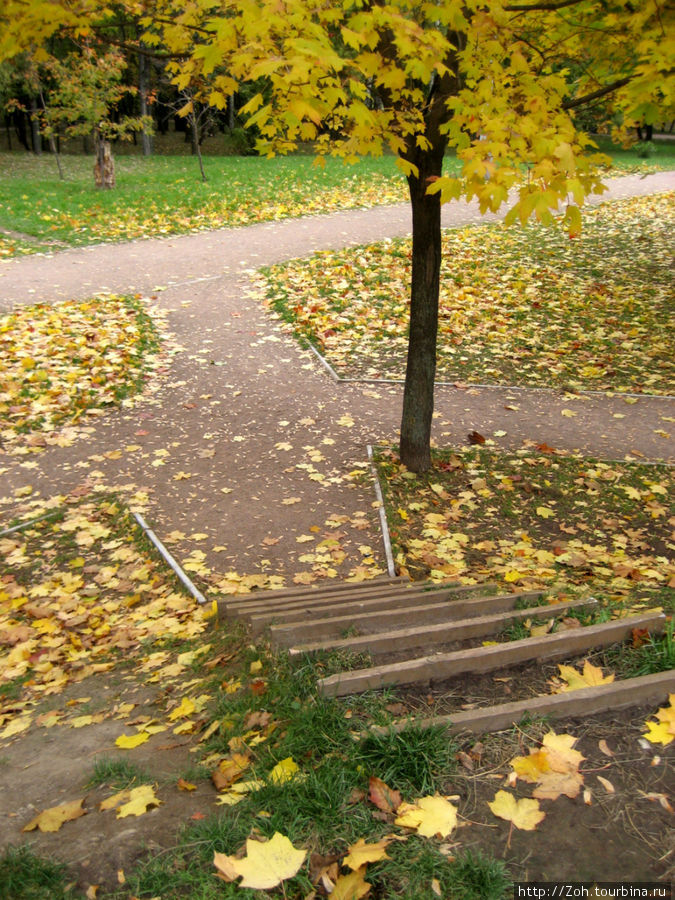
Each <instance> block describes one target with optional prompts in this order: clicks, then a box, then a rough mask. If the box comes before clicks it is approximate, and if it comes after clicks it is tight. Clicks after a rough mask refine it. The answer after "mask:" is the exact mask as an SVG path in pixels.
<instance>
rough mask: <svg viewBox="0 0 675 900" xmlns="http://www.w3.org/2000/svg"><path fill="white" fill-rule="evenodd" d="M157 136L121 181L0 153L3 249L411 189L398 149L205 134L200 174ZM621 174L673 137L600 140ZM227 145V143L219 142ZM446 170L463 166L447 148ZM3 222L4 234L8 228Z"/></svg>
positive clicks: (670, 148) (665, 150)
mask: <svg viewBox="0 0 675 900" xmlns="http://www.w3.org/2000/svg"><path fill="white" fill-rule="evenodd" d="M169 137H170V139H171V140H170V143H169V144H166V141H165V140H164V139H158V141H157V143H158V146H159V147H160V148H162V147H164V148H165V149H164V150H161V152H168V153H169V154H171V155H165V156H153V157H148V158H144V157H142V156H139V155H138V148H133V147H132V146H131V145H126V144H122V145H121V146H120V147H119V148H117V151H116V163H115V165H116V173H117V187H116V188H115V189H114V190H113V191H100V190H97V189H96V188H95V187H94V184H93V176H92V167H93V159H92V157H90V156H81V155H75V154H72V155H71V154H68V155H64V156H63V158H62V160H63V168H64V171H65V180H64V181H60V180H59V178H58V172H57V169H56V164H55V162H54V160H53V159H52V158H51V157H50V156H49V154H47V153H45V154H43V155H42V156H41V157H33V156H31V155H29V154H26V153H23V152H21V153H18V152H13V153H0V173H1V174H0V197H1V198H2V199H1V200H0V259H1V258H2V257H10V256H17V255H21V254H25V253H32V252H37V251H42V250H49V249H59V248H61V247H64V246H78V245H83V244H92V243H97V242H99V241H117V240H129V239H132V238H137V237H145V236H154V235H164V234H181V233H184V232H189V231H200V230H203V229H211V228H222V227H224V226H229V225H248V224H251V223H253V222H264V221H269V220H275V219H285V218H290V217H293V216H300V215H307V214H311V213H323V212H332V211H334V210H337V209H347V208H353V207H361V206H374V205H376V204H387V203H398V202H405V201H407V199H408V195H407V188H406V184H405V180H404V178H403V176H402V175H401V174H400V172H399V171H398V169H397V168H396V165H395V160H394V157H392V156H383V157H381V158H379V159H371V158H365V159H362V160H361V161H360V162H359V164H358V165H355V166H349V165H345V164H343V163H342V162H341V161H340V160H336V159H327V160H326V166H325V169H324V170H321V169H319V168H318V167H317V166H315V165H313V157H312V156H311V155H303V154H297V155H294V156H290V157H285V158H276V159H271V160H268V159H260V158H257V157H238V156H217V155H211V154H214V153H217V152H218V141H217V139H216V138H212V139H210V141H209V147H208V148H207V154H208V155H205V156H204V168H205V170H206V175H207V178H208V181H207V183H202V181H201V179H200V174H199V168H198V164H197V160H196V158H194V157H190V156H185V155H175V154H177V153H178V154H184V153H186V152H188V153H189V147H188V146H187V145H185V144H184V143H183V141H182V138H181V137H180V136H175V135H171V136H169ZM601 145H602V150H603V151H604V152H607V153H608V154H610V155H611V156H612V160H613V166H614V169H615V170H616V173H617V174H623V173H625V172H629V171H640V172H647V171H655V170H656V169H660V168H665V169H668V168H674V167H675V142H672V141H671V142H668V141H662V142H655V150H654V154H653V156H652V157H651V158H649V159H641V158H640V157H638V156H637V154H636V153H635V151H634V150H623V149H621V148H617V147H613V146H612V145H611V144H609V143H608V142H607V141H606V140H603V141H601ZM220 152H222V151H220ZM445 167H446V171H449V172H452V171H454V170H455V169H456V168H457V162H456V160H455V158H454V157H453V156H451V155H448V156H447V158H446V163H445ZM3 231H4V232H5V234H3Z"/></svg>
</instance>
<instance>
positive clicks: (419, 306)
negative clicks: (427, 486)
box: [400, 134, 445, 472]
mask: <svg viewBox="0 0 675 900" xmlns="http://www.w3.org/2000/svg"><path fill="white" fill-rule="evenodd" d="M434 138H435V139H434V140H433V143H432V147H431V149H427V150H421V149H419V148H415V149H411V150H410V151H409V153H408V155H407V156H406V158H407V159H408V160H409V161H410V162H412V163H414V165H416V166H417V168H418V173H419V174H418V175H417V177H415V176H413V175H410V176H409V177H408V189H409V192H410V203H411V206H412V279H411V281H412V286H411V295H410V336H409V340H408V361H407V365H406V374H405V387H404V391H403V416H402V419H401V448H400V452H401V462H402V463H403V464H404V465H405V466H406V467H407V468H408V469H410V470H411V471H412V472H425V471H426V470H427V469H429V468H430V467H431V422H432V416H433V411H434V381H435V377H436V338H437V333H438V296H439V289H440V272H441V201H440V195H439V194H432V195H429V194H427V193H426V190H427V187H428V185H429V182H428V180H427V179H429V178H430V177H433V176H436V177H438V176H439V175H441V171H442V167H443V153H444V150H445V141H444V139H443V138H442V137H441V136H440V135H438V134H436V135H435V136H434Z"/></svg>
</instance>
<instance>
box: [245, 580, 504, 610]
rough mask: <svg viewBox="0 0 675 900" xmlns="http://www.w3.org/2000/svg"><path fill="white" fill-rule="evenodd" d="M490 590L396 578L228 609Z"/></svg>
mask: <svg viewBox="0 0 675 900" xmlns="http://www.w3.org/2000/svg"><path fill="white" fill-rule="evenodd" d="M479 589H483V590H490V588H489V587H484V586H483V585H460V584H453V585H449V586H447V587H444V588H442V589H436V590H431V589H429V588H420V587H419V585H416V584H413V583H412V582H410V581H399V582H398V583H397V584H389V585H387V584H380V585H367V586H365V585H356V586H355V587H354V588H352V589H350V590H344V591H315V592H314V593H312V594H302V595H293V596H291V597H283V596H279V597H277V598H276V599H275V598H272V599H270V600H269V601H268V602H264V599H263V598H260V599H259V600H255V601H251V600H248V601H245V600H242V602H240V603H239V604H237V606H236V607H234V606H232V607H231V608H230V610H231V613H232V614H234V615H237V616H246V615H257V614H265V613H267V612H270V611H272V610H273V611H275V612H283V611H285V610H289V611H291V610H294V609H315V608H316V609H318V608H320V607H326V608H329V607H331V606H337V607H339V606H340V605H341V604H343V603H349V602H350V601H365V600H370V599H381V598H383V597H384V598H386V597H391V598H392V599H393V598H394V597H416V596H424V597H428V596H436V594H437V592H440V593H445V592H449V593H453V594H454V593H457V592H459V593H462V592H467V591H468V592H470V591H471V590H479Z"/></svg>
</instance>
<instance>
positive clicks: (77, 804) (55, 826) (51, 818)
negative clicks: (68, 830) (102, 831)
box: [21, 797, 87, 831]
mask: <svg viewBox="0 0 675 900" xmlns="http://www.w3.org/2000/svg"><path fill="white" fill-rule="evenodd" d="M83 803H84V797H82V799H81V800H69V801H68V803H62V804H61V805H60V806H52V807H51V808H50V809H44V810H43V811H42V812H41V813H40V814H39V815H37V816H36V817H35V818H34V819H33V820H32V821H31V822H29V823H28V825H25V826H24V827H23V828H22V829H21V830H22V831H34V830H35V829H36V828H39V829H40V831H58V830H59V828H60V827H61V826H62V825H63V823H64V822H71V821H72V820H73V819H79V817H80V816H84V815H86V814H87V810H86V809H82V804H83Z"/></svg>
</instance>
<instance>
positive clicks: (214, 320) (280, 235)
mask: <svg viewBox="0 0 675 900" xmlns="http://www.w3.org/2000/svg"><path fill="white" fill-rule="evenodd" d="M673 187H675V173H669V172H662V173H657V174H654V175H648V176H628V177H625V178H620V179H615V180H613V181H612V182H611V188H610V192H608V194H606V195H604V198H612V197H620V196H630V195H636V194H648V193H654V192H657V191H663V190H669V189H672V188H673ZM604 198H603V199H604ZM494 218H495V217H493V216H492V217H481V216H480V214H479V212H478V210H477V208H476V207H475V205H471V204H464V203H453V204H449V205H448V206H446V207H445V208H444V212H443V224H444V225H445V226H452V225H462V224H468V223H471V222H477V221H484V220H486V219H494ZM409 230H410V216H409V210H408V208H407V207H406V206H400V207H398V206H397V207H381V208H375V209H369V210H353V211H347V212H341V213H337V214H335V215H330V216H316V217H312V218H304V219H297V220H286V221H282V222H275V223H265V224H261V225H253V226H249V227H245V228H237V229H223V230H222V231H213V232H205V233H198V234H190V235H184V236H179V237H171V238H166V239H147V240H140V241H133V242H130V243H125V244H101V245H96V246H93V247H88V248H83V249H74V250H67V251H65V252H62V253H57V254H54V255H39V256H27V257H23V258H20V259H12V260H7V261H4V262H2V263H0V311H3V310H8V309H11V308H12V307H14V306H16V305H18V304H29V303H35V302H58V301H59V300H62V299H66V298H82V299H84V298H86V297H88V296H91V295H93V294H95V293H97V292H100V291H111V292H118V293H120V292H137V293H139V294H142V295H144V296H149V297H152V298H153V302H154V303H155V304H156V306H157V307H158V308H159V309H160V310H161V311H162V312H163V313H164V314H165V316H166V323H167V327H168V330H169V331H170V332H171V334H172V335H173V341H174V342H175V345H176V346H175V351H176V352H175V353H171V352H169V353H168V354H167V358H166V365H165V371H164V372H163V373H162V374H161V375H160V376H159V377H158V378H156V379H154V381H153V384H152V386H151V389H150V390H149V391H146V393H145V394H144V396H143V397H142V398H141V399H140V400H139V401H137V402H135V403H134V404H133V405H132V406H130V407H128V408H125V407H123V408H122V409H121V410H118V411H114V412H110V413H107V414H106V415H105V416H102V417H96V418H95V419H93V420H92V424H91V425H90V426H88V428H87V431H86V432H85V436H84V437H80V438H79V439H77V440H75V441H73V442H72V443H71V444H70V445H68V446H63V447H59V446H51V447H49V448H47V449H45V450H44V451H43V452H40V453H37V454H31V455H29V456H17V455H10V454H8V453H2V452H0V478H1V484H2V487H1V488H0V520H2V521H8V520H10V519H11V518H12V517H13V516H15V515H16V514H17V512H19V511H20V509H21V502H22V501H21V500H20V499H17V498H20V497H21V495H22V493H23V491H22V489H24V490H25V489H27V488H28V487H29V486H30V487H31V488H32V494H31V495H30V496H31V500H35V499H45V498H47V497H50V496H52V495H55V494H66V493H68V492H70V491H72V490H74V489H76V488H78V487H80V486H81V485H88V486H95V485H104V486H105V487H109V488H122V489H123V490H124V491H125V493H126V494H127V495H128V496H133V495H136V494H137V493H138V492H141V495H147V502H145V503H144V504H143V505H144V514H145V517H146V518H147V519H148V520H149V522H150V523H151V526H152V527H153V528H154V529H155V531H156V532H157V534H158V535H159V536H160V537H161V538H163V539H166V538H167V536H171V535H172V534H173V539H171V538H169V540H170V545H171V550H172V552H173V553H174V554H175V555H176V556H177V557H178V559H180V560H185V559H186V558H188V557H191V558H192V559H193V561H196V565H195V567H194V568H193V571H196V572H197V574H204V575H207V574H209V572H210V573H211V575H212V578H213V573H221V575H226V573H230V579H231V578H232V574H231V573H234V572H236V573H239V574H241V575H255V574H261V573H262V574H264V575H266V576H274V577H273V578H272V581H271V583H270V582H268V583H267V586H270V584H271V586H276V585H279V586H281V584H282V581H283V584H285V585H287V586H291V585H292V584H293V581H294V579H296V578H297V576H298V574H299V573H305V574H304V575H302V574H301V575H300V578H301V579H302V578H304V577H307V578H308V579H310V580H316V573H317V571H318V570H319V569H320V568H321V566H320V565H317V559H316V557H315V558H314V559H313V560H312V559H311V557H312V555H313V554H314V553H315V551H316V550H317V546H318V544H319V543H320V542H321V541H322V540H325V539H326V538H328V539H329V540H331V541H334V542H336V543H337V550H336V552H334V553H333V555H332V557H331V561H330V563H326V565H325V566H324V572H323V576H322V577H325V578H342V577H349V576H350V575H351V576H356V577H361V576H365V575H367V574H373V573H375V572H380V571H383V569H384V566H385V562H384V554H383V550H382V544H381V538H380V535H379V532H378V527H377V517H376V515H375V511H374V509H373V503H374V499H375V498H374V494H373V492H372V487H371V485H370V483H369V481H368V479H358V478H356V477H355V473H358V472H360V471H363V470H364V467H365V466H366V462H367V456H366V446H367V445H368V444H371V445H377V444H391V443H393V442H395V441H396V440H397V434H398V428H399V423H400V412H401V399H402V385H400V384H385V383H383V384H375V385H374V384H372V383H361V384H359V383H337V382H335V381H334V380H332V379H331V378H330V376H329V375H328V374H327V372H326V371H325V369H324V368H323V367H322V366H321V365H320V364H319V362H318V361H317V360H316V358H315V356H314V355H313V354H311V353H310V352H309V351H306V350H302V349H300V348H299V347H298V345H297V344H296V342H295V341H294V340H293V338H292V337H290V336H289V335H288V334H287V333H286V332H285V331H284V330H283V329H282V327H281V326H280V323H279V322H278V321H277V320H275V319H274V318H273V317H271V316H270V315H269V313H268V312H267V311H266V310H265V309H264V307H263V305H262V303H261V302H260V300H259V299H257V298H256V296H255V292H254V291H252V290H251V274H252V273H253V271H254V270H255V269H256V268H258V267H260V266H263V265H270V264H273V263H277V262H280V261H283V260H288V259H292V258H297V257H301V256H307V255H309V254H310V253H312V252H313V251H315V250H319V249H324V250H328V249H339V248H342V247H346V246H353V245H358V244H363V243H367V242H372V241H376V240H380V239H382V238H385V237H395V236H400V235H405V234H407V233H408V232H409ZM514 398H516V399H517V403H514V402H513V401H514ZM570 404H574V409H575V411H576V412H577V415H576V417H575V418H574V420H573V421H572V422H571V423H570V420H569V419H568V418H565V417H563V416H561V410H562V409H563V408H565V407H569V406H570ZM516 405H517V406H518V409H517V410H513V409H509V407H512V406H516ZM672 410H673V401H672V398H666V397H641V398H640V399H639V400H638V401H637V403H635V404H633V405H630V406H628V405H627V404H626V403H625V401H624V400H622V399H621V397H620V396H613V397H612V396H602V395H590V394H588V395H581V396H579V397H576V398H574V399H571V398H570V397H569V396H568V397H565V398H563V395H562V394H560V393H558V392H554V391H540V390H531V389H522V390H521V389H518V388H509V387H490V388H471V387H469V388H461V387H452V386H439V387H438V388H437V391H436V412H435V418H434V434H433V437H434V439H435V441H436V442H437V443H438V444H439V445H441V446H449V445H450V446H460V445H462V444H464V443H465V441H466V435H467V432H470V431H472V430H474V429H476V430H478V431H479V432H481V433H482V434H484V435H486V436H487V437H490V436H492V435H494V432H496V431H500V432H506V434H505V435H503V436H501V437H495V438H494V441H495V445H496V446H498V447H500V448H503V449H507V450H514V449H517V448H519V447H521V446H522V445H523V442H524V441H534V442H536V443H546V444H548V445H550V446H554V447H556V448H559V449H568V450H579V451H581V452H582V453H586V454H590V455H595V456H599V457H603V458H612V459H613V458H619V459H623V458H624V457H625V456H626V455H634V456H636V458H640V459H643V458H644V459H648V460H650V459H654V460H656V459H666V460H669V461H671V462H672V461H673V456H674V453H673V444H672V442H668V441H667V440H665V439H664V438H663V437H662V436H659V435H658V434H657V433H656V432H657V429H659V428H661V429H662V425H663V422H662V419H661V418H660V417H661V416H664V415H672V414H673V412H672ZM615 413H621V414H623V418H621V419H617V418H614V414H615ZM17 492H18V494H17ZM174 533H175V534H174ZM332 546H333V547H334V548H335V544H333V545H332ZM195 553H196V555H195ZM301 557H304V560H303V559H301ZM200 569H201V572H200ZM308 573H314V574H313V575H312V574H308ZM219 577H220V576H219ZM320 580H321V576H320ZM215 581H216V583H218V578H216V579H215ZM220 583H221V586H227V585H233V584H235V583H236V582H234V581H232V580H228V579H227V578H226V580H225V581H224V582H222V581H221V582H220ZM298 583H303V582H302V580H301V581H300V582H298Z"/></svg>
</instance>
